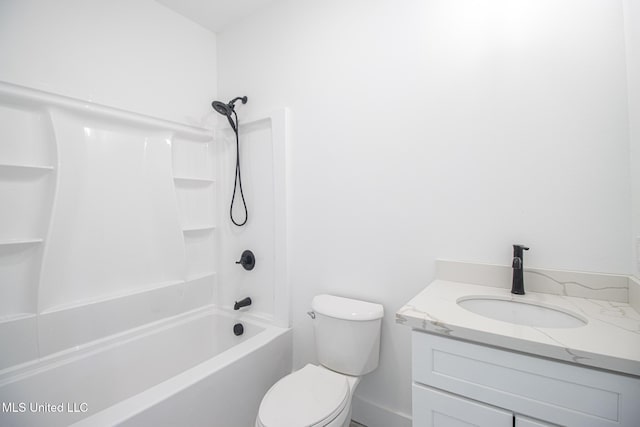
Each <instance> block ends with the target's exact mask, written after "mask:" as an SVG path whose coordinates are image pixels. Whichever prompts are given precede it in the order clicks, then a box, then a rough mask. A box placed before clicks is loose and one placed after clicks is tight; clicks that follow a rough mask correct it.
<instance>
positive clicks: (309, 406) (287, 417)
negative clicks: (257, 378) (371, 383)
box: [257, 365, 350, 427]
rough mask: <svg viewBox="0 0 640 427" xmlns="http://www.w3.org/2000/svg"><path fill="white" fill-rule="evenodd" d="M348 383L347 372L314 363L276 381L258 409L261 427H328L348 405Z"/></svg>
mask: <svg viewBox="0 0 640 427" xmlns="http://www.w3.org/2000/svg"><path fill="white" fill-rule="evenodd" d="M349 396H350V393H349V383H348V382H347V379H346V377H345V376H344V375H340V374H338V373H336V372H333V371H330V370H328V369H324V368H320V367H318V366H314V365H306V366H305V367H304V368H302V369H300V370H298V371H296V372H294V373H292V374H289V375H287V376H286V377H284V378H282V379H281V380H280V381H278V382H277V383H275V384H274V385H273V386H272V387H271V388H270V389H269V391H267V394H266V395H265V396H264V398H263V399H262V403H261V404H260V409H259V410H258V417H257V425H258V426H260V427H321V426H326V425H327V424H328V423H329V422H331V421H332V420H333V419H335V418H336V417H338V415H340V413H341V412H342V411H343V410H344V409H345V408H346V407H347V404H348V403H349Z"/></svg>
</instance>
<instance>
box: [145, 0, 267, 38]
mask: <svg viewBox="0 0 640 427" xmlns="http://www.w3.org/2000/svg"><path fill="white" fill-rule="evenodd" d="M156 1H157V2H158V3H160V4H162V5H164V6H166V7H168V8H169V9H171V10H173V11H174V12H176V13H179V14H180V15H182V16H184V17H185V18H187V19H190V20H191V21H193V22H195V23H196V24H200V25H202V26H203V27H205V28H206V29H208V30H211V31H213V32H215V33H217V32H220V31H222V30H223V29H224V28H225V27H226V26H228V25H230V24H233V23H234V22H236V21H239V20H240V19H242V18H244V17H245V16H249V15H251V14H252V13H253V12H255V11H256V10H258V9H260V8H261V7H263V6H264V5H266V4H267V3H271V2H272V1H273V0H156Z"/></svg>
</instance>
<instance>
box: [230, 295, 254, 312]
mask: <svg viewBox="0 0 640 427" xmlns="http://www.w3.org/2000/svg"><path fill="white" fill-rule="evenodd" d="M248 305H251V298H249V297H246V298H245V299H242V300H240V301H236V303H235V304H233V309H234V310H240V309H241V308H242V307H246V306H248Z"/></svg>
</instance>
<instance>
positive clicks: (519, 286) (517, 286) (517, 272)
mask: <svg viewBox="0 0 640 427" xmlns="http://www.w3.org/2000/svg"><path fill="white" fill-rule="evenodd" d="M523 250H525V251H528V250H529V248H528V247H526V246H524V245H513V262H512V263H511V267H512V268H513V281H512V283H511V293H512V294H517V295H524V278H523V274H522V273H523V269H524V263H523V262H522V251H523Z"/></svg>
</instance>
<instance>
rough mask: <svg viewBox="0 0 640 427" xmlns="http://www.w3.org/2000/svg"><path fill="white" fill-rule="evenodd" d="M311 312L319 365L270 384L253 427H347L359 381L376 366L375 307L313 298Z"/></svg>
mask: <svg viewBox="0 0 640 427" xmlns="http://www.w3.org/2000/svg"><path fill="white" fill-rule="evenodd" d="M311 306H312V308H313V311H312V312H310V315H311V317H312V318H313V322H314V324H313V327H314V335H315V342H316V352H317V354H318V361H319V362H320V365H317V366H316V365H312V364H308V365H306V366H304V367H303V368H302V369H299V370H297V371H295V372H293V373H291V374H289V375H287V376H285V377H284V378H282V379H280V380H279V381H278V382H277V383H275V384H274V385H273V386H272V387H271V388H270V389H269V390H268V391H267V393H266V394H265V395H264V397H263V399H262V402H261V403H260V409H259V410H258V416H257V417H256V423H255V425H256V427H348V426H349V423H350V421H351V400H352V397H353V394H354V391H355V389H356V387H357V386H358V384H359V383H360V378H361V376H362V375H365V374H367V373H369V372H371V371H373V370H374V369H376V368H377V366H378V358H379V353H380V325H381V323H382V316H383V314H384V310H383V307H382V306H381V305H380V304H374V303H370V302H365V301H359V300H353V299H349V298H342V297H338V296H333V295H318V296H316V297H315V298H314V299H313V301H312V305H311Z"/></svg>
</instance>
